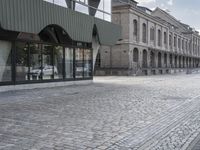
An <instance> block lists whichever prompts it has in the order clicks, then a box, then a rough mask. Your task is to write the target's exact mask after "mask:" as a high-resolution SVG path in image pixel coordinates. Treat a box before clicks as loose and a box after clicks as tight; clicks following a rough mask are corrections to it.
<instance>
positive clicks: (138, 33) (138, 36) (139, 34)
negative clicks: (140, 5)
mask: <svg viewBox="0 0 200 150" xmlns="http://www.w3.org/2000/svg"><path fill="white" fill-rule="evenodd" d="M140 26H141V24H140V17H138V32H137V42H138V43H140V42H141V41H140V36H141V31H140V30H141V28H140Z"/></svg>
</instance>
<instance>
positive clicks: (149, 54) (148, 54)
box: [147, 49, 151, 68]
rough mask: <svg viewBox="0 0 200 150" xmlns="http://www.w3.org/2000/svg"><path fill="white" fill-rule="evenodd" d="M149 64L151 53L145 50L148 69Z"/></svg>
mask: <svg viewBox="0 0 200 150" xmlns="http://www.w3.org/2000/svg"><path fill="white" fill-rule="evenodd" d="M150 62H151V51H150V50H149V49H147V68H150Z"/></svg>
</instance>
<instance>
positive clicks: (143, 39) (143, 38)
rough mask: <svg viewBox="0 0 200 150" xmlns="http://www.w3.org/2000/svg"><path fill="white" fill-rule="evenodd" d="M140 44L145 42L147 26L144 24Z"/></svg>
mask: <svg viewBox="0 0 200 150" xmlns="http://www.w3.org/2000/svg"><path fill="white" fill-rule="evenodd" d="M142 42H143V43H146V42H147V26H146V24H145V23H143V24H142Z"/></svg>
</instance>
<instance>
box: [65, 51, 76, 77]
mask: <svg viewBox="0 0 200 150" xmlns="http://www.w3.org/2000/svg"><path fill="white" fill-rule="evenodd" d="M73 54H74V53H73V49H72V48H65V78H73V72H74V69H73V62H74V60H73Z"/></svg>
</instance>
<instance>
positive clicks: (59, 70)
mask: <svg viewBox="0 0 200 150" xmlns="http://www.w3.org/2000/svg"><path fill="white" fill-rule="evenodd" d="M62 78H63V47H62V46H55V48H54V79H62Z"/></svg>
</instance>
